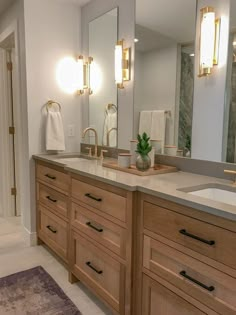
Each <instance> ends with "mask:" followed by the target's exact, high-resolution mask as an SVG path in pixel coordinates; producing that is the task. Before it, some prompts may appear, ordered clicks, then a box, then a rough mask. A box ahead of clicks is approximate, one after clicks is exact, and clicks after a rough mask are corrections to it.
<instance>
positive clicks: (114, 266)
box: [69, 174, 133, 315]
mask: <svg viewBox="0 0 236 315" xmlns="http://www.w3.org/2000/svg"><path fill="white" fill-rule="evenodd" d="M71 176H72V181H71V198H72V199H71V200H72V204H71V221H70V223H71V230H70V258H69V269H70V272H71V276H72V277H71V278H73V277H76V278H78V279H79V280H81V281H82V282H83V283H85V284H86V285H87V286H88V287H89V288H90V289H91V290H92V291H93V292H94V293H95V294H97V295H98V296H99V297H100V298H102V300H103V301H104V302H105V303H106V304H107V305H109V306H110V307H111V308H112V310H113V311H114V313H116V314H122V315H130V314H131V282H132V257H133V255H132V253H133V246H132V230H133V227H132V224H133V218H132V216H133V214H132V213H133V194H132V192H128V191H126V190H124V189H121V188H118V187H114V186H112V185H108V184H104V183H102V182H100V181H97V180H92V179H89V178H87V177H83V176H79V175H74V174H72V175H71Z"/></svg>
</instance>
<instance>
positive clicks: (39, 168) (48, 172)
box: [36, 163, 70, 194]
mask: <svg viewBox="0 0 236 315" xmlns="http://www.w3.org/2000/svg"><path fill="white" fill-rule="evenodd" d="M36 177H37V179H38V180H39V181H42V182H44V183H46V184H48V185H50V186H52V187H53V188H56V189H58V190H59V191H60V192H62V193H64V194H68V193H69V188H70V177H69V175H68V174H66V173H64V172H62V171H60V170H58V169H55V168H53V167H52V166H46V165H42V164H40V163H37V164H36Z"/></svg>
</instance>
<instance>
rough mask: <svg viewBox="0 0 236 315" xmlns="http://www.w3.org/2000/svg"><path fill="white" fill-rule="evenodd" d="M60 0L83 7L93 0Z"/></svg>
mask: <svg viewBox="0 0 236 315" xmlns="http://www.w3.org/2000/svg"><path fill="white" fill-rule="evenodd" d="M0 1H1V0H0ZM59 1H62V2H65V3H68V2H70V3H74V4H76V5H78V6H80V7H83V6H84V5H86V4H87V3H89V2H90V1H91V0H59Z"/></svg>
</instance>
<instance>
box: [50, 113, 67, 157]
mask: <svg viewBox="0 0 236 315" xmlns="http://www.w3.org/2000/svg"><path fill="white" fill-rule="evenodd" d="M46 149H47V150H55V151H64V150H65V136H64V129H63V123H62V117H61V113H60V112H58V111H57V112H54V111H50V110H49V111H48V114H47V123H46Z"/></svg>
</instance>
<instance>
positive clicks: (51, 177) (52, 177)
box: [44, 174, 57, 180]
mask: <svg viewBox="0 0 236 315" xmlns="http://www.w3.org/2000/svg"><path fill="white" fill-rule="evenodd" d="M44 176H46V177H48V178H50V179H53V180H55V179H57V178H56V176H52V175H50V174H45V175H44Z"/></svg>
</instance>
